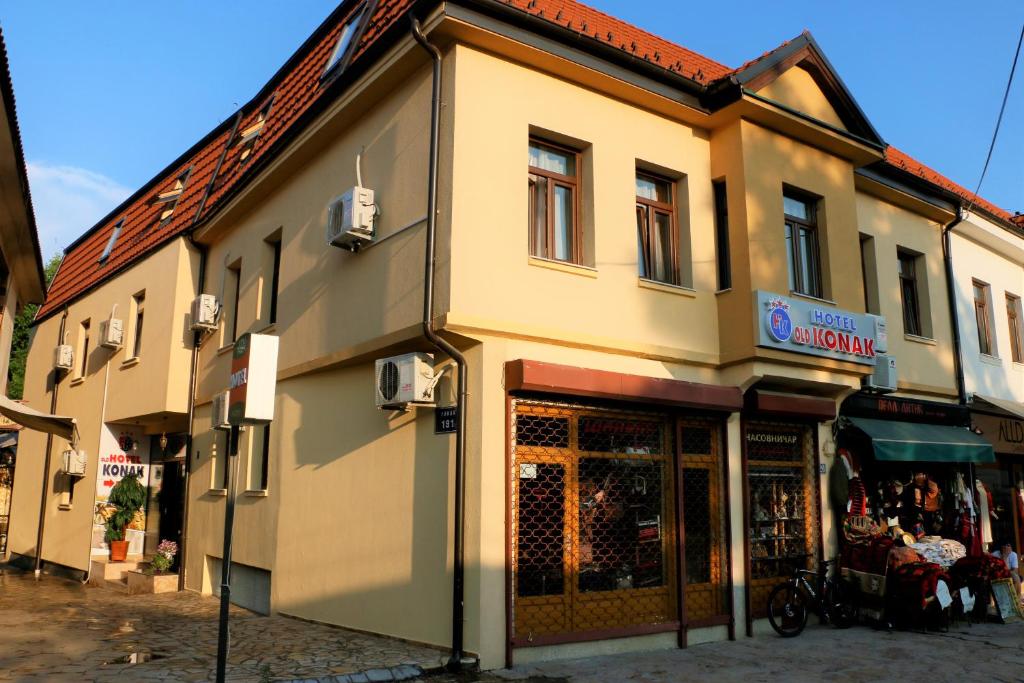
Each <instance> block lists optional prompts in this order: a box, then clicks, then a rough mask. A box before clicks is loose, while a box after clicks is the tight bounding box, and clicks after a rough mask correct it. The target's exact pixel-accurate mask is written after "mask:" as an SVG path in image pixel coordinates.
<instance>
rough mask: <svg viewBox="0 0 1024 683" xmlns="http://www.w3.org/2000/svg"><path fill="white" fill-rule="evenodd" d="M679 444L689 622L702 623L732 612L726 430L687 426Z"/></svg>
mask: <svg viewBox="0 0 1024 683" xmlns="http://www.w3.org/2000/svg"><path fill="white" fill-rule="evenodd" d="M679 441H680V460H681V462H680V467H681V475H680V476H681V486H682V489H683V491H682V501H683V502H682V508H683V532H684V533H683V539H684V557H685V559H686V564H685V566H686V601H685V605H686V618H687V621H699V620H701V619H707V618H709V617H714V616H718V615H723V614H727V613H728V611H729V610H728V602H727V595H726V590H727V586H728V582H727V573H726V571H727V570H726V563H727V561H728V548H727V547H726V543H725V539H726V527H725V525H726V517H725V505H724V500H723V499H724V494H723V490H722V482H723V472H722V470H723V467H722V459H721V457H720V453H721V427H720V425H719V424H718V423H715V422H705V421H686V422H683V423H682V424H681V425H680V428H679Z"/></svg>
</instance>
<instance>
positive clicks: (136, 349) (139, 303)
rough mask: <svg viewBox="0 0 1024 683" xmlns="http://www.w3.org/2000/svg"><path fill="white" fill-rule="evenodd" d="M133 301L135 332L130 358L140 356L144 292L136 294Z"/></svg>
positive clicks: (144, 306) (144, 305) (144, 308)
mask: <svg viewBox="0 0 1024 683" xmlns="http://www.w3.org/2000/svg"><path fill="white" fill-rule="evenodd" d="M133 298H134V299H135V331H134V336H133V337H132V358H139V356H141V355H142V324H143V322H144V321H145V315H146V292H144V291H143V292H140V293H139V294H136V295H135V296H134V297H133Z"/></svg>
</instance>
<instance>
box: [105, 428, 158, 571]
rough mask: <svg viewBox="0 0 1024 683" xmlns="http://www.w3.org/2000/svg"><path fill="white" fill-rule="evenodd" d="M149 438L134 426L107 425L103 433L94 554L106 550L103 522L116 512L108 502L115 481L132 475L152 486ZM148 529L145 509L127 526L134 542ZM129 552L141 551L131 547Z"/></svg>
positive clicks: (145, 484)
mask: <svg viewBox="0 0 1024 683" xmlns="http://www.w3.org/2000/svg"><path fill="white" fill-rule="evenodd" d="M149 446H150V438H149V437H148V436H146V434H145V433H144V432H143V431H142V428H141V427H137V426H134V425H118V424H109V425H108V424H105V425H103V427H102V430H101V432H100V454H99V462H98V472H97V474H96V498H95V501H96V502H95V507H94V508H93V535H92V538H93V542H92V548H93V554H101V553H103V552H105V551H106V548H107V544H106V541H104V539H103V532H104V525H105V523H106V520H107V518H108V517H110V515H111V514H113V511H114V510H113V506H111V505H109V504H108V503H107V499H108V498H109V497H110V490H111V489H113V488H114V484H116V483H117V482H119V481H121V480H122V479H124V478H125V477H127V476H129V475H136V476H138V478H139V482H140V483H141V484H142V485H143V486H150V485H151V483H152V482H151V481H150V469H151V468H150V460H149V455H150V453H149ZM145 529H146V512H145V510H140V511H139V512H138V513H137V514H136V515H135V519H133V520H132V522H131V523H130V524H129V525H128V532H129V540H130V541H135V540H136V539H135V538H134V537H135V536H138V537H139V538H141V537H142V534H143V533H144V532H145ZM130 552H133V553H135V552H142V549H141V548H139V549H137V550H136V549H131V550H130Z"/></svg>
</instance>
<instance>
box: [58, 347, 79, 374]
mask: <svg viewBox="0 0 1024 683" xmlns="http://www.w3.org/2000/svg"><path fill="white" fill-rule="evenodd" d="M53 367H55V368H56V369H58V370H70V369H71V368H73V367H75V352H74V350H73V349H72V348H71V344H59V345H58V346H57V348H56V349H54V350H53Z"/></svg>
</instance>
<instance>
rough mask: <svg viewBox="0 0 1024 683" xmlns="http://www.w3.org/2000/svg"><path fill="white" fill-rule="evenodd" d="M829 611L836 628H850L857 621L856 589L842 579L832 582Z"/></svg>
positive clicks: (828, 596) (828, 598)
mask: <svg viewBox="0 0 1024 683" xmlns="http://www.w3.org/2000/svg"><path fill="white" fill-rule="evenodd" d="M826 598H827V601H828V603H827V604H828V611H829V615H830V618H831V620H832V623H833V624H834V625H835V627H836V628H850V627H851V626H853V625H854V624H855V623H856V622H857V595H856V591H855V590H854V589H853V587H851V586H850V585H849V584H847V583H846V582H845V581H843V580H842V579H839V580H838V581H834V582H833V583H831V584H830V586H829V590H828V595H827V596H826Z"/></svg>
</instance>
